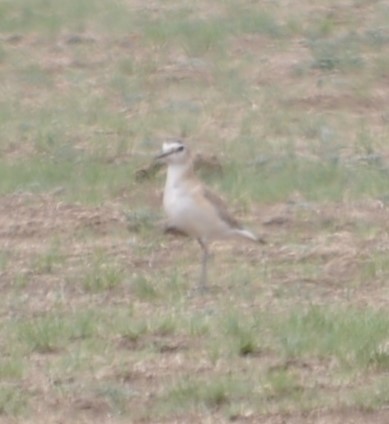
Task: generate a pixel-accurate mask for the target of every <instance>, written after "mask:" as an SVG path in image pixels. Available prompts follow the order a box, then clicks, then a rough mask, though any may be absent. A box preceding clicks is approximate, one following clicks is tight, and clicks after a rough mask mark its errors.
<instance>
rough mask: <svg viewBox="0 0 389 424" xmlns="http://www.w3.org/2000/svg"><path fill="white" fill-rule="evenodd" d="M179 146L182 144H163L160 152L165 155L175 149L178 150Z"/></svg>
mask: <svg viewBox="0 0 389 424" xmlns="http://www.w3.org/2000/svg"><path fill="white" fill-rule="evenodd" d="M180 146H182V144H181V143H178V142H176V141H174V142H172V143H163V145H162V151H163V152H164V153H166V152H170V151H172V150H175V149H177V148H178V147H180Z"/></svg>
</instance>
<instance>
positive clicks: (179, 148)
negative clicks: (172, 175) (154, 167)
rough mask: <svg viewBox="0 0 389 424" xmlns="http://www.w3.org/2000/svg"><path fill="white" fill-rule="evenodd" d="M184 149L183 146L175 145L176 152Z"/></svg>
mask: <svg viewBox="0 0 389 424" xmlns="http://www.w3.org/2000/svg"><path fill="white" fill-rule="evenodd" d="M183 150H184V146H180V147H177V150H176V151H177V152H182V151H183Z"/></svg>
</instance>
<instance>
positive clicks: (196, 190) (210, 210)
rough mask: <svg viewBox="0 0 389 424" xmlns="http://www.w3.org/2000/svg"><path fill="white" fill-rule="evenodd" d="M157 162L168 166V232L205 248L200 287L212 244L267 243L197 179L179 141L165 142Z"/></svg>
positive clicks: (165, 203)
mask: <svg viewBox="0 0 389 424" xmlns="http://www.w3.org/2000/svg"><path fill="white" fill-rule="evenodd" d="M156 159H157V160H163V161H164V162H166V163H167V165H168V168H167V177H166V184H165V189H164V194H163V206H164V209H165V212H166V215H167V218H168V225H167V227H166V229H165V231H166V232H178V233H184V234H185V235H188V236H190V237H193V238H195V239H196V240H197V241H198V243H199V244H200V247H201V249H202V252H203V255H202V261H201V273H200V280H199V285H198V288H199V289H200V290H201V291H203V290H205V289H206V288H207V265H208V257H209V244H210V242H211V241H212V240H215V239H222V238H245V239H248V240H251V241H254V242H258V243H265V242H264V240H263V239H262V238H260V237H258V236H256V235H255V234H253V233H252V232H251V231H249V230H247V229H245V228H243V227H242V225H241V224H240V223H239V222H238V221H237V220H236V219H235V218H234V217H233V216H231V215H230V214H229V213H228V211H227V208H226V205H225V204H224V202H223V201H222V200H221V199H220V198H219V197H218V196H217V195H216V194H215V193H213V192H212V191H210V190H209V189H208V188H207V187H205V186H204V185H203V184H202V183H201V181H200V180H199V179H198V178H197V177H196V175H195V173H194V169H193V158H192V155H191V152H190V150H189V148H188V147H187V146H185V145H184V144H182V143H180V142H172V143H164V144H163V147H162V153H160V154H159V155H158V156H157V157H156Z"/></svg>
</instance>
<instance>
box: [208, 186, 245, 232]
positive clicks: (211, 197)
mask: <svg viewBox="0 0 389 424" xmlns="http://www.w3.org/2000/svg"><path fill="white" fill-rule="evenodd" d="M203 195H204V197H205V198H206V199H207V200H208V201H209V202H210V203H211V205H212V206H213V208H214V209H215V211H216V213H217V214H218V215H219V217H220V218H221V219H222V220H223V221H224V222H226V223H227V224H228V225H229V226H231V227H232V228H237V229H241V228H242V225H241V224H240V223H239V221H237V220H236V219H235V218H234V217H233V216H232V215H231V214H230V213H229V212H228V209H227V205H226V204H225V202H224V200H223V199H221V198H220V197H219V196H218V195H217V194H216V193H214V192H213V191H211V190H209V188H207V187H203Z"/></svg>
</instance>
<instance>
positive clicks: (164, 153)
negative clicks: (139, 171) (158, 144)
mask: <svg viewBox="0 0 389 424" xmlns="http://www.w3.org/2000/svg"><path fill="white" fill-rule="evenodd" d="M172 153H174V150H173V151H170V152H162V153H160V154H159V155H157V156H155V158H154V159H155V160H159V159H163V158H166V156H169V155H171V154H172Z"/></svg>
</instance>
